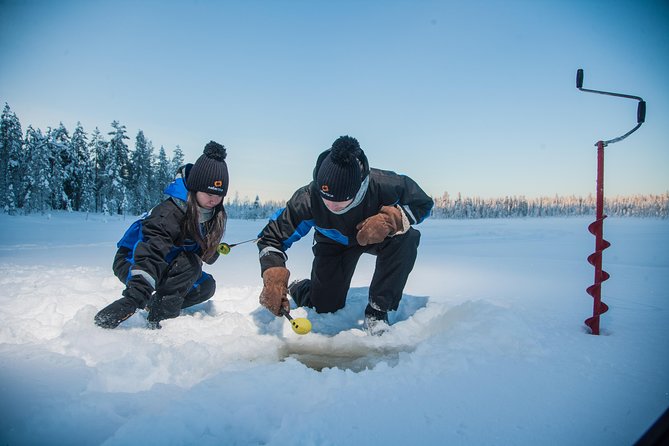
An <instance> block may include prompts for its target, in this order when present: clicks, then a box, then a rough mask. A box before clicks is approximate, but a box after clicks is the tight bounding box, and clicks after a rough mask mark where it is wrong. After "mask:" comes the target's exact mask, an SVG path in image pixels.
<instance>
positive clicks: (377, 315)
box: [364, 304, 390, 336]
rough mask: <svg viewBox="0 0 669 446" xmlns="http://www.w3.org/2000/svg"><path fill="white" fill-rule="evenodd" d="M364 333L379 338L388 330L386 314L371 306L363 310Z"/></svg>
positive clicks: (388, 324)
mask: <svg viewBox="0 0 669 446" xmlns="http://www.w3.org/2000/svg"><path fill="white" fill-rule="evenodd" d="M364 328H365V331H366V332H367V333H369V334H370V335H374V336H380V335H382V334H383V333H385V332H386V331H388V330H389V329H390V323H389V322H388V312H387V311H381V310H377V309H376V308H374V307H372V306H371V305H369V304H368V305H367V307H366V308H365V325H364Z"/></svg>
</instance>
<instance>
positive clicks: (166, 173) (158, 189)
mask: <svg viewBox="0 0 669 446" xmlns="http://www.w3.org/2000/svg"><path fill="white" fill-rule="evenodd" d="M154 172H155V176H154V184H155V187H154V188H153V189H151V194H152V199H153V202H154V203H157V202H159V201H160V200H161V199H162V197H163V190H164V189H165V187H166V186H167V185H168V184H170V182H171V181H172V180H173V179H174V173H175V172H174V170H173V169H172V165H171V163H170V160H169V159H168V158H167V154H166V153H165V148H164V147H163V146H160V150H159V151H158V160H157V161H156V164H155V166H154Z"/></svg>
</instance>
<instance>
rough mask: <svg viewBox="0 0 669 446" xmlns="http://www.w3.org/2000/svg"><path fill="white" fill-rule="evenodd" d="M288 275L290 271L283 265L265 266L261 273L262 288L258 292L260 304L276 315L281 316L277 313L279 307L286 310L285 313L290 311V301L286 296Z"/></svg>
mask: <svg viewBox="0 0 669 446" xmlns="http://www.w3.org/2000/svg"><path fill="white" fill-rule="evenodd" d="M289 277H290V271H288V269H287V268H284V267H283V266H274V267H272V268H267V269H266V270H265V272H264V273H263V275H262V280H263V288H262V292H261V293H260V304H261V305H262V306H263V307H265V308H267V309H268V310H269V311H271V312H272V313H274V314H275V315H276V316H281V314H280V313H279V310H280V309H281V308H283V309H284V310H286V313H288V312H289V311H290V303H288V298H287V297H286V293H288V278H289Z"/></svg>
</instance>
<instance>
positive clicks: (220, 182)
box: [214, 180, 223, 187]
mask: <svg viewBox="0 0 669 446" xmlns="http://www.w3.org/2000/svg"><path fill="white" fill-rule="evenodd" d="M214 186H216V187H221V186H223V181H221V180H216V181H214Z"/></svg>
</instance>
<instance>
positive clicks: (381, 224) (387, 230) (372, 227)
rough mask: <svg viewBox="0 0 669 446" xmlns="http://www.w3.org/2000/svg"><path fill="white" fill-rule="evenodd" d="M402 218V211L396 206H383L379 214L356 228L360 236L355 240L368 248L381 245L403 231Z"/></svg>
mask: <svg viewBox="0 0 669 446" xmlns="http://www.w3.org/2000/svg"><path fill="white" fill-rule="evenodd" d="M402 217H403V215H402V211H400V210H399V209H397V208H396V207H395V206H383V207H382V208H381V210H380V211H379V213H378V214H376V215H372V216H371V217H369V218H367V219H365V220H364V221H362V222H361V223H358V226H356V229H357V230H358V234H357V235H356V236H355V238H356V239H357V240H358V244H359V245H360V246H366V245H371V244H374V243H381V242H382V241H383V240H385V238H386V237H388V236H389V235H394V234H395V233H396V232H401V231H403V230H404V223H403V221H402ZM407 223H408V222H407Z"/></svg>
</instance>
